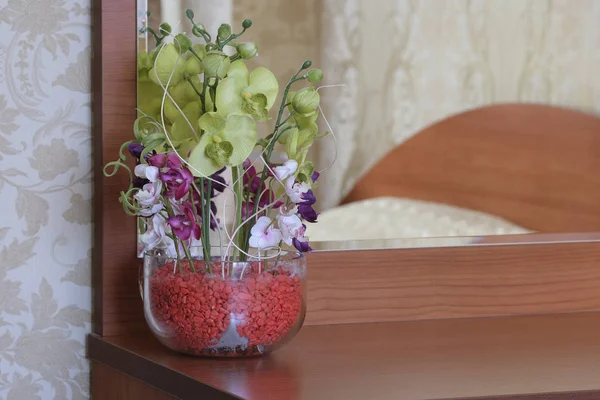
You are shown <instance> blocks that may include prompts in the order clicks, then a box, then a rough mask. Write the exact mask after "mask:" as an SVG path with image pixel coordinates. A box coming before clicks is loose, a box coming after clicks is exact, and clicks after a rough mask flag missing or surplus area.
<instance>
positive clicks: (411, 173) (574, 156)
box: [343, 104, 600, 232]
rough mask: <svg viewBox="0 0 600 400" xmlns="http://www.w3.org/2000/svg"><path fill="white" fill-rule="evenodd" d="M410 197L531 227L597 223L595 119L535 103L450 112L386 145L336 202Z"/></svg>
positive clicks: (599, 187) (599, 190)
mask: <svg viewBox="0 0 600 400" xmlns="http://www.w3.org/2000/svg"><path fill="white" fill-rule="evenodd" d="M384 196H393V197H401V198H410V199H418V200H425V201H432V202H438V203H446V204H449V205H453V206H457V207H462V208H467V209H471V210H477V211H482V212H485V213H488V214H492V215H495V216H498V217H502V218H505V219H507V220H509V221H512V222H514V223H516V224H519V225H521V226H524V227H527V228H529V229H531V230H535V231H539V232H585V231H594V230H600V118H597V117H594V116H591V115H586V114H584V113H581V112H578V111H573V110H568V109H562V108H556V107H551V106H541V105H526V104H518V105H516V104H508V105H495V106H489V107H485V108H480V109H476V110H473V111H469V112H465V113H462V114H459V115H455V116H453V117H450V118H448V119H446V120H443V121H441V122H439V123H436V124H435V125H433V126H430V127H428V128H426V129H424V130H423V131H421V132H420V133H418V134H417V135H415V136H414V137H413V138H411V139H409V140H408V141H406V142H405V143H403V144H401V145H399V146H398V147H396V148H394V149H393V150H391V151H390V152H389V153H388V154H387V155H386V156H385V157H384V158H383V159H382V160H381V161H380V162H378V163H377V164H376V165H375V166H374V167H373V168H372V169H371V170H370V171H369V172H368V173H367V174H366V175H365V176H363V177H362V178H361V179H360V180H359V181H358V183H357V184H356V186H355V187H354V189H353V190H352V191H351V192H350V194H349V195H348V196H347V197H346V198H345V199H344V201H343V203H350V202H354V201H358V200H364V199H367V198H373V197H384Z"/></svg>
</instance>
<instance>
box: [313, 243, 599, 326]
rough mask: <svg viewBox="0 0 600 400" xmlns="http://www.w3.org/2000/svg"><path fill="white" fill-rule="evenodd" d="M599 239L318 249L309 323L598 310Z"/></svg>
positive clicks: (315, 257)
mask: <svg viewBox="0 0 600 400" xmlns="http://www.w3.org/2000/svg"><path fill="white" fill-rule="evenodd" d="M599 265H600V243H598V242H590V243H564V244H539V245H535V244H534V245H512V246H481V247H471V246H469V247H455V248H429V249H428V248H422V249H397V250H373V251H343V252H322V253H320V252H316V253H312V254H310V255H309V258H308V271H309V272H308V276H309V279H308V312H307V316H306V324H307V325H321V324H340V323H356V322H378V321H402V320H417V319H434V318H460V317H488V316H495V315H523V314H542V313H559V312H578V311H596V310H600V290H599V288H600V268H599Z"/></svg>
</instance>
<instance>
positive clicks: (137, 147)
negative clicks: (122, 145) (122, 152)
mask: <svg viewBox="0 0 600 400" xmlns="http://www.w3.org/2000/svg"><path fill="white" fill-rule="evenodd" d="M127 150H129V154H131V156H132V157H134V158H136V159H137V161H138V162H139V161H140V158H141V157H142V152H143V151H144V146H142V145H141V144H139V143H137V142H131V143H130V144H129V146H127Z"/></svg>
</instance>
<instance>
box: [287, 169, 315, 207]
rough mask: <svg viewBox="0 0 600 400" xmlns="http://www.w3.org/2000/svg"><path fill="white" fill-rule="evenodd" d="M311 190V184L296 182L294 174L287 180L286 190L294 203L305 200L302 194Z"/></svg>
mask: <svg viewBox="0 0 600 400" xmlns="http://www.w3.org/2000/svg"><path fill="white" fill-rule="evenodd" d="M309 190H310V185H309V184H307V183H300V182H296V180H295V179H294V177H293V176H290V177H289V178H288V179H287V180H286V181H285V192H286V193H287V195H288V197H289V198H290V200H291V201H292V202H293V203H296V204H298V203H301V202H302V201H304V200H303V199H302V195H303V194H304V193H306V192H308V191H309Z"/></svg>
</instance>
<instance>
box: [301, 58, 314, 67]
mask: <svg viewBox="0 0 600 400" xmlns="http://www.w3.org/2000/svg"><path fill="white" fill-rule="evenodd" d="M311 65H312V61H310V60H306V61H304V63H303V64H302V69H309V68H310V67H311Z"/></svg>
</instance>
